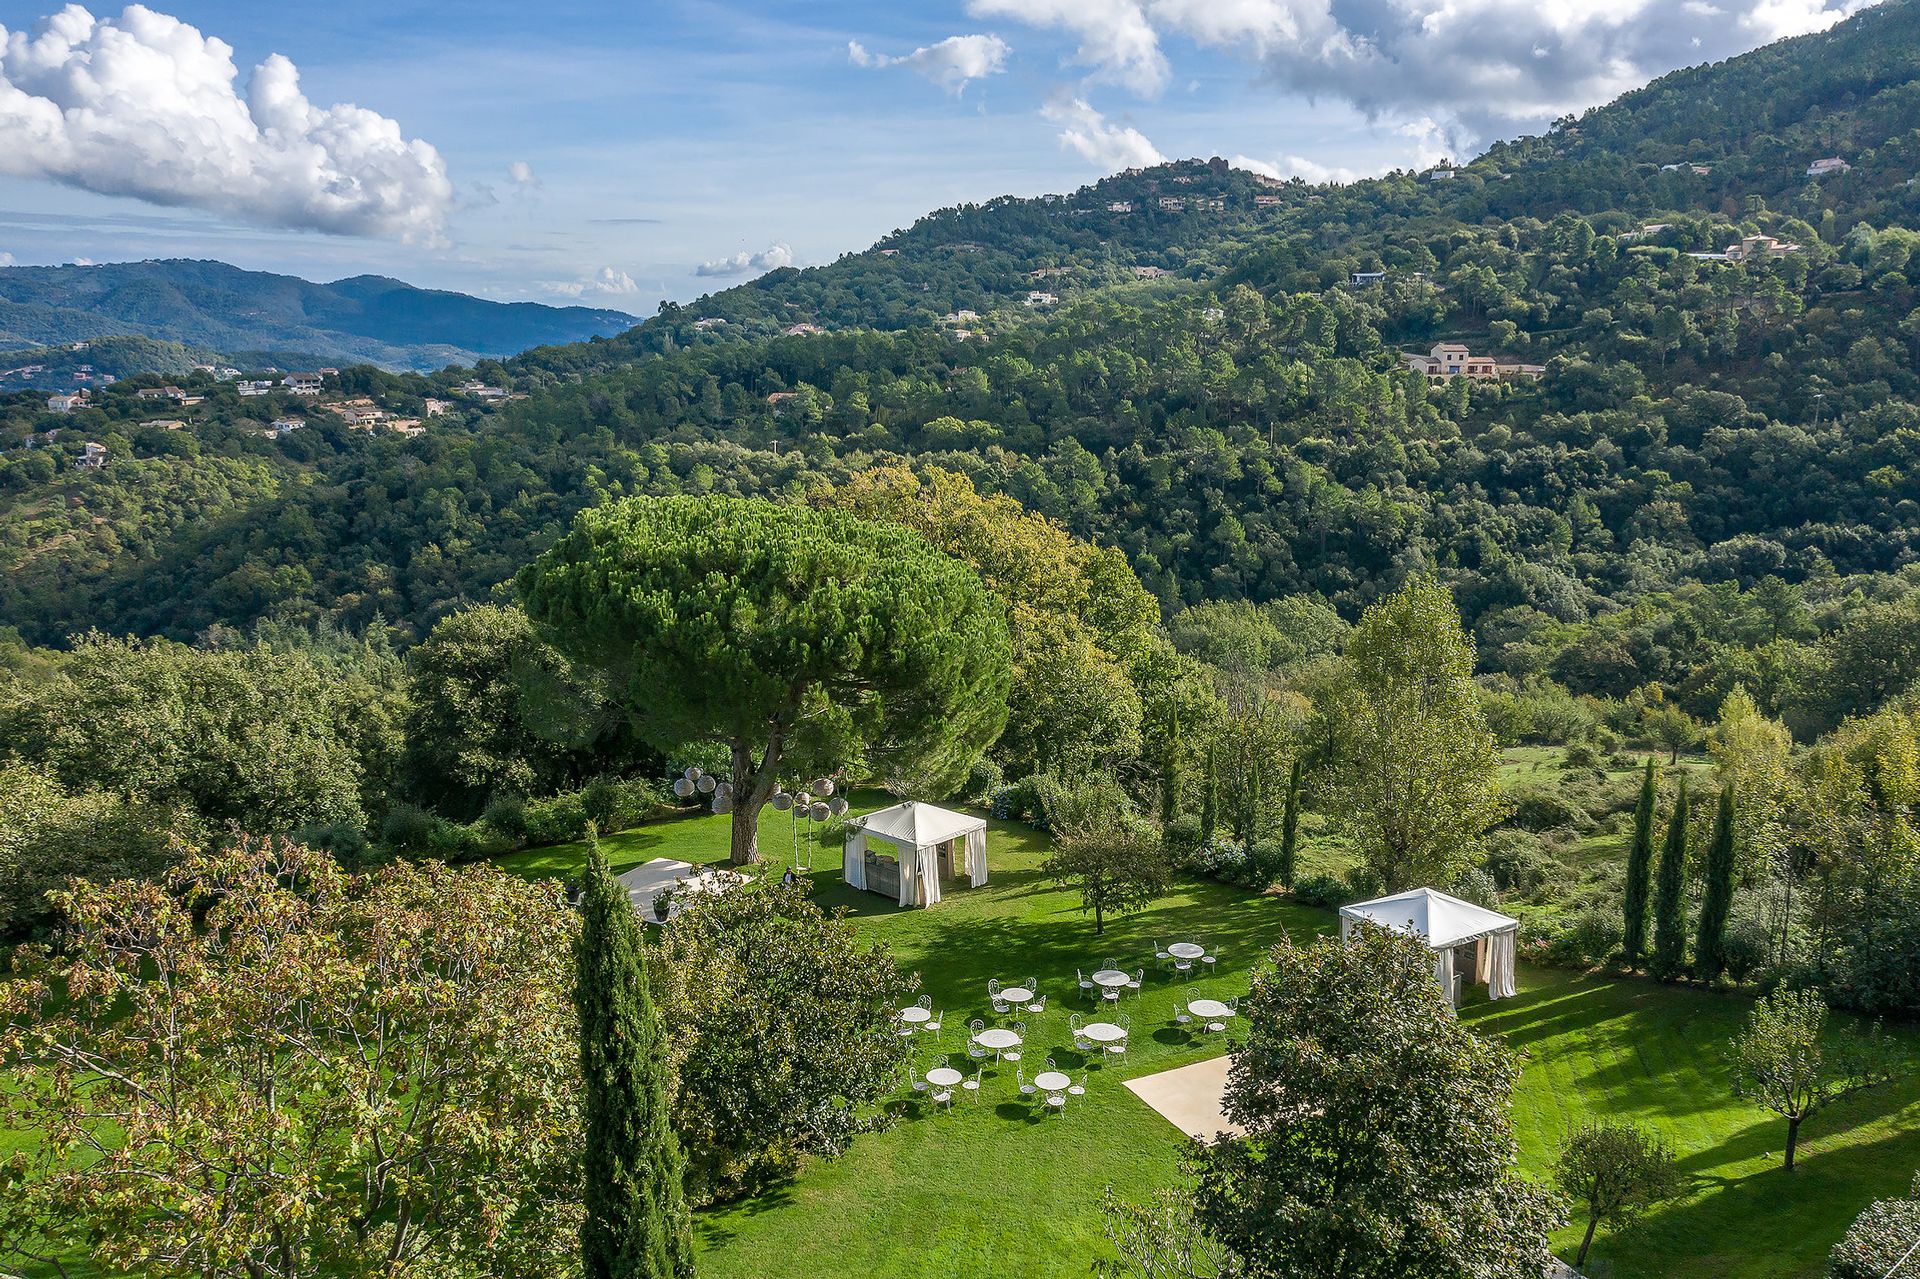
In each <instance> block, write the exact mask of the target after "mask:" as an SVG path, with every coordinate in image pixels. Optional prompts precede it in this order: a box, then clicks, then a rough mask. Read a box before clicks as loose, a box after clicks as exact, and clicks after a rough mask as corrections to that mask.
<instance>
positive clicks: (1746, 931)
mask: <svg viewBox="0 0 1920 1279" xmlns="http://www.w3.org/2000/svg"><path fill="white" fill-rule="evenodd" d="M1720 951H1721V954H1720V958H1721V962H1722V963H1724V964H1725V965H1726V970H1727V976H1728V977H1730V978H1732V979H1733V981H1734V982H1735V984H1737V985H1745V984H1746V982H1747V981H1748V980H1749V979H1750V978H1751V977H1752V976H1753V975H1754V974H1755V973H1757V972H1759V971H1760V969H1761V968H1762V967H1763V966H1764V965H1765V964H1766V962H1767V957H1768V956H1769V955H1770V954H1772V952H1773V931H1772V929H1770V928H1768V927H1767V922H1766V921H1765V920H1763V919H1761V918H1760V917H1759V916H1758V915H1740V916H1736V917H1735V918H1734V920H1733V921H1732V922H1731V923H1729V924H1728V925H1727V935H1726V937H1725V939H1724V940H1723V941H1722V942H1721V943H1720Z"/></svg>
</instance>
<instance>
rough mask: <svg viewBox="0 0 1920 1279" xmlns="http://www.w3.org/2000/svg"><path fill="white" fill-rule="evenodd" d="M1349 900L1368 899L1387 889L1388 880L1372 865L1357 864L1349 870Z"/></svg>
mask: <svg viewBox="0 0 1920 1279" xmlns="http://www.w3.org/2000/svg"><path fill="white" fill-rule="evenodd" d="M1347 891H1348V892H1349V893H1351V894H1353V895H1352V896H1351V897H1349V898H1348V899H1347V900H1348V901H1366V900H1367V899H1368V898H1372V897H1378V896H1379V895H1380V894H1382V893H1384V892H1386V891H1387V881H1386V880H1384V879H1382V878H1381V877H1380V872H1379V871H1377V870H1375V869H1373V868H1372V867H1371V866H1355V867H1353V868H1352V869H1351V870H1349V871H1348V872H1347Z"/></svg>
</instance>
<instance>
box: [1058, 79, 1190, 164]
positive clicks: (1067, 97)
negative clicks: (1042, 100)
mask: <svg viewBox="0 0 1920 1279" xmlns="http://www.w3.org/2000/svg"><path fill="white" fill-rule="evenodd" d="M1040 114H1041V115H1043V116H1045V117H1046V118H1047V119H1048V120H1050V121H1051V122H1053V123H1054V124H1056V125H1058V126H1059V127H1060V145H1061V146H1063V147H1071V148H1072V149H1073V150H1075V151H1078V152H1079V153H1080V154H1081V155H1082V156H1084V157H1085V158H1086V159H1087V160H1089V161H1091V162H1092V163H1094V164H1096V165H1098V166H1100V168H1101V169H1103V170H1105V171H1106V172H1108V173H1113V172H1116V171H1117V170H1120V169H1131V168H1144V167H1146V166H1147V165H1150V164H1160V163H1162V162H1164V161H1165V160H1166V157H1165V156H1163V155H1161V154H1160V152H1159V150H1158V149H1157V148H1156V147H1155V146H1154V145H1153V143H1151V142H1149V141H1147V139H1146V136H1145V135H1144V134H1142V133H1141V132H1140V130H1138V129H1136V128H1134V127H1133V126H1132V125H1125V124H1114V123H1112V122H1111V121H1109V120H1108V119H1107V118H1106V117H1105V116H1103V115H1101V114H1100V113H1099V112H1098V111H1095V110H1094V109H1093V108H1092V107H1091V106H1089V105H1087V100H1086V99H1085V98H1077V97H1075V96H1073V95H1072V94H1071V93H1056V94H1054V95H1053V96H1052V97H1051V98H1048V99H1047V103H1046V105H1045V106H1043V107H1041V108H1040Z"/></svg>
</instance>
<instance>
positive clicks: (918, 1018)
mask: <svg viewBox="0 0 1920 1279" xmlns="http://www.w3.org/2000/svg"><path fill="white" fill-rule="evenodd" d="M900 1020H901V1021H904V1022H913V1023H918V1022H923V1021H932V1020H933V1010H932V1009H931V1008H922V1007H921V1006H920V1005H918V1004H913V1005H911V1006H909V1007H906V1008H902V1009H901V1010H900Z"/></svg>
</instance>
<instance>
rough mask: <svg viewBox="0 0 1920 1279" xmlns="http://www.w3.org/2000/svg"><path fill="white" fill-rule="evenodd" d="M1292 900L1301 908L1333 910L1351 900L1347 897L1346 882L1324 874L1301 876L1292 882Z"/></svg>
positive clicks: (1338, 877)
mask: <svg viewBox="0 0 1920 1279" xmlns="http://www.w3.org/2000/svg"><path fill="white" fill-rule="evenodd" d="M1293 899H1294V900H1295V901H1297V902H1299V903H1300V904H1301V905H1302V906H1320V907H1323V908H1325V909H1327V910H1333V909H1336V908H1338V907H1340V906H1344V905H1346V903H1348V902H1349V901H1352V900H1353V898H1352V897H1350V896H1349V895H1348V892H1347V881H1346V880H1344V879H1342V878H1340V876H1338V875H1329V874H1326V873H1324V872H1320V873H1316V874H1312V875H1302V876H1300V877H1299V878H1298V879H1295V880H1294V881H1293Z"/></svg>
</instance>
